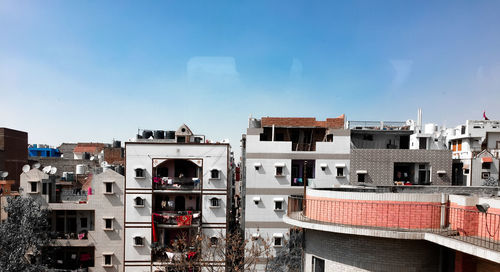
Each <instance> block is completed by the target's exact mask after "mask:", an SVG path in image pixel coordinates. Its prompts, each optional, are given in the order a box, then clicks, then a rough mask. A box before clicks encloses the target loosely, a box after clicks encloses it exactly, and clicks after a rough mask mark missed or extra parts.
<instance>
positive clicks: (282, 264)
mask: <svg viewBox="0 0 500 272" xmlns="http://www.w3.org/2000/svg"><path fill="white" fill-rule="evenodd" d="M303 242H304V231H303V230H302V229H299V228H292V229H291V230H290V236H289V238H288V239H285V242H284V247H283V248H281V249H280V250H278V251H277V252H276V257H274V258H272V259H271V260H270V262H269V266H268V268H269V270H267V271H273V272H278V271H283V272H288V271H290V272H300V271H302V254H303Z"/></svg>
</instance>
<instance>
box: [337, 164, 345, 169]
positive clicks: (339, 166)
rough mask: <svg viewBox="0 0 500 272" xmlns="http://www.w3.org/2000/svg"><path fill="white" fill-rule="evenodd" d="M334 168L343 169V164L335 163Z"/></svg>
mask: <svg viewBox="0 0 500 272" xmlns="http://www.w3.org/2000/svg"><path fill="white" fill-rule="evenodd" d="M335 167H336V168H345V163H337V164H335Z"/></svg>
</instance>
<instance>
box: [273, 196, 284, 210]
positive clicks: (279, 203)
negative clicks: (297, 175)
mask: <svg viewBox="0 0 500 272" xmlns="http://www.w3.org/2000/svg"><path fill="white" fill-rule="evenodd" d="M273 200H274V210H275V211H282V210H283V207H284V205H283V203H284V202H285V199H284V198H282V197H277V198H275V199H273Z"/></svg>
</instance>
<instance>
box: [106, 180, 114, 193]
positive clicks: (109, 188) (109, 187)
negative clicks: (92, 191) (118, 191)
mask: <svg viewBox="0 0 500 272" xmlns="http://www.w3.org/2000/svg"><path fill="white" fill-rule="evenodd" d="M104 187H105V188H104V193H105V194H113V182H104Z"/></svg>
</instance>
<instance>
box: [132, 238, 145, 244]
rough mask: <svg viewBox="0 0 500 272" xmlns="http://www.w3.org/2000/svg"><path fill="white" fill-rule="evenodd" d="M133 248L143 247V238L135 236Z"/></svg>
mask: <svg viewBox="0 0 500 272" xmlns="http://www.w3.org/2000/svg"><path fill="white" fill-rule="evenodd" d="M134 246H144V237H141V236H135V237H134Z"/></svg>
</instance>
